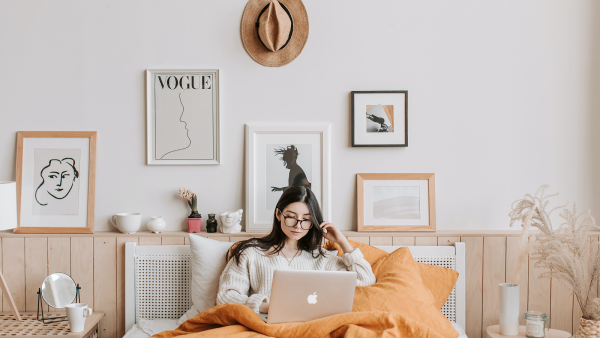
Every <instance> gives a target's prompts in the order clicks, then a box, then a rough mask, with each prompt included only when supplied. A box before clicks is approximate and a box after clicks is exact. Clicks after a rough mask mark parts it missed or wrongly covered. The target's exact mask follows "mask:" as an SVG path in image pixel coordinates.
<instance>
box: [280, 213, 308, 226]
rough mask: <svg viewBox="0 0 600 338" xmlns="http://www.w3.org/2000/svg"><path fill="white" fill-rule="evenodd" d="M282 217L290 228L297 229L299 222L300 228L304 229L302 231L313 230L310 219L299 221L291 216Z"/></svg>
mask: <svg viewBox="0 0 600 338" xmlns="http://www.w3.org/2000/svg"><path fill="white" fill-rule="evenodd" d="M281 216H283V219H284V221H283V223H284V224H285V225H287V226H288V227H290V228H293V227H295V226H296V224H298V222H300V227H301V228H302V230H310V228H312V221H311V220H310V219H303V220H299V219H295V218H294V217H291V216H285V215H283V214H282V215H281Z"/></svg>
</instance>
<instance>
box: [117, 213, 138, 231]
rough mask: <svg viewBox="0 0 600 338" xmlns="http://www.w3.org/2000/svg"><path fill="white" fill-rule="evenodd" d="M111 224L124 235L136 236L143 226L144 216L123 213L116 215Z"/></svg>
mask: <svg viewBox="0 0 600 338" xmlns="http://www.w3.org/2000/svg"><path fill="white" fill-rule="evenodd" d="M110 222H111V223H112V225H113V226H114V227H115V228H117V229H119V231H121V232H122V233H124V234H134V233H135V232H136V231H138V230H139V229H140V226H141V225H142V214H140V213H139V212H138V213H129V212H122V213H119V214H116V215H114V216H113V217H112V218H111V220H110Z"/></svg>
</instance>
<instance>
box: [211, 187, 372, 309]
mask: <svg viewBox="0 0 600 338" xmlns="http://www.w3.org/2000/svg"><path fill="white" fill-rule="evenodd" d="M323 237H325V238H326V239H328V240H330V241H332V242H335V243H337V244H339V245H340V247H341V248H342V250H343V251H344V255H342V257H338V256H336V255H335V253H334V252H331V251H327V250H323V248H322V241H323ZM228 258H229V262H228V263H227V266H226V267H225V270H224V271H223V274H222V275H221V279H220V281H219V292H218V294H217V305H218V304H223V303H238V304H245V305H248V306H249V307H250V308H251V309H252V310H254V311H255V312H262V313H268V310H269V297H270V294H271V283H272V282H273V271H274V270H275V269H292V270H324V271H337V270H348V271H356V273H357V279H358V280H357V285H359V286H369V285H372V284H374V283H375V275H373V271H372V270H371V265H369V263H368V262H367V261H366V260H365V259H364V257H363V254H362V253H361V252H360V249H358V248H356V249H354V248H352V246H350V244H349V243H348V239H346V237H345V236H344V235H343V234H342V232H341V231H340V230H338V229H337V228H336V227H335V225H333V224H332V223H329V222H323V216H322V215H321V210H320V209H319V204H318V202H317V199H316V198H315V195H314V194H313V193H312V191H311V190H310V189H309V188H306V187H303V186H299V187H289V188H288V189H287V190H286V191H285V192H284V193H283V194H282V195H281V198H280V199H279V202H277V206H276V208H275V218H274V219H273V229H272V230H271V233H270V234H268V235H267V236H265V237H262V238H253V239H249V240H246V241H241V242H240V243H239V244H238V245H237V246H236V247H235V248H234V249H233V250H232V252H231V255H230V257H228Z"/></svg>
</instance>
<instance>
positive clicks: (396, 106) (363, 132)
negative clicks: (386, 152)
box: [350, 90, 408, 147]
mask: <svg viewBox="0 0 600 338" xmlns="http://www.w3.org/2000/svg"><path fill="white" fill-rule="evenodd" d="M350 96H351V107H352V108H351V109H352V110H351V117H352V131H351V134H352V146H353V147H408V91H406V90H379V91H352V92H351V93H350Z"/></svg>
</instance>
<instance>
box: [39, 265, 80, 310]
mask: <svg viewBox="0 0 600 338" xmlns="http://www.w3.org/2000/svg"><path fill="white" fill-rule="evenodd" d="M76 295H77V286H76V285H75V281H74V280H73V278H71V276H69V275H67V274H65V273H62V272H57V273H53V274H51V275H50V276H48V277H46V279H45V280H44V282H43V283H42V297H43V298H44V301H45V302H46V304H48V305H50V306H52V307H53V308H56V309H62V308H64V307H65V306H67V305H69V304H71V303H73V301H74V300H75V296H76Z"/></svg>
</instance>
